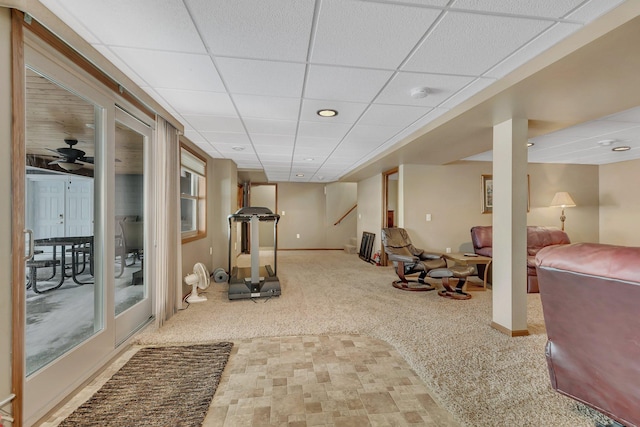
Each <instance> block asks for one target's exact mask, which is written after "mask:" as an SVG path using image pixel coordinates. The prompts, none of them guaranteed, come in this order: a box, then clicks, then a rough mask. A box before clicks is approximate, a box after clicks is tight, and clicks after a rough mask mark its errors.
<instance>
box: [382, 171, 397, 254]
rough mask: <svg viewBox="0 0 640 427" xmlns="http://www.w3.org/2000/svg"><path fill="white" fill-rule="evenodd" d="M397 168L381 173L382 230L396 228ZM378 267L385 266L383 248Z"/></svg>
mask: <svg viewBox="0 0 640 427" xmlns="http://www.w3.org/2000/svg"><path fill="white" fill-rule="evenodd" d="M398 178H399V174H398V168H393V169H390V170H388V171H386V172H383V173H382V210H383V212H382V228H391V227H398V220H399V216H398ZM380 254H381V256H380V265H387V264H388V260H387V254H386V252H385V251H384V246H383V247H381V248H380Z"/></svg>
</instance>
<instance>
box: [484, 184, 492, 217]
mask: <svg viewBox="0 0 640 427" xmlns="http://www.w3.org/2000/svg"><path fill="white" fill-rule="evenodd" d="M482 213H483V214H490V213H493V175H482Z"/></svg>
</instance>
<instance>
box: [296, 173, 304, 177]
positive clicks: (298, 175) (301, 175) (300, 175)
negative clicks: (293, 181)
mask: <svg viewBox="0 0 640 427" xmlns="http://www.w3.org/2000/svg"><path fill="white" fill-rule="evenodd" d="M296 176H297V177H298V178H302V177H303V176H304V174H303V173H297V174H296Z"/></svg>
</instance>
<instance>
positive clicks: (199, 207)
mask: <svg viewBox="0 0 640 427" xmlns="http://www.w3.org/2000/svg"><path fill="white" fill-rule="evenodd" d="M180 163H181V167H180V230H181V231H182V242H183V243H184V242H188V241H191V240H196V239H200V238H202V237H205V236H206V235H207V230H206V223H207V221H206V205H207V203H206V194H207V191H206V186H207V181H206V169H207V162H206V160H205V159H203V158H201V157H200V156H199V155H197V154H196V153H194V152H193V151H191V150H189V149H188V148H187V147H186V146H184V145H182V146H181V147H180Z"/></svg>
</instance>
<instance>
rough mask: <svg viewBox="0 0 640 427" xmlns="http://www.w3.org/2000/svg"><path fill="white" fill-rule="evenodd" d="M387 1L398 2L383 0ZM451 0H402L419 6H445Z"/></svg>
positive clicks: (395, 1)
mask: <svg viewBox="0 0 640 427" xmlns="http://www.w3.org/2000/svg"><path fill="white" fill-rule="evenodd" d="M381 1H383V2H385V3H397V2H398V1H397V0H381ZM450 1H451V0H402V3H410V4H415V5H418V6H437V7H445V6H446V5H447V4H448V3H449V2H450Z"/></svg>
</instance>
